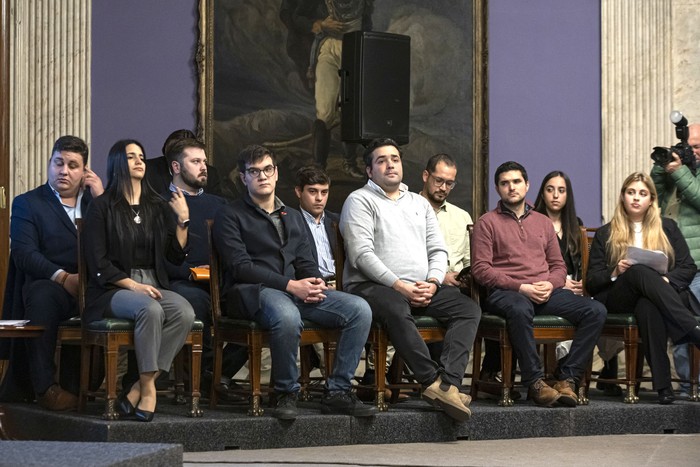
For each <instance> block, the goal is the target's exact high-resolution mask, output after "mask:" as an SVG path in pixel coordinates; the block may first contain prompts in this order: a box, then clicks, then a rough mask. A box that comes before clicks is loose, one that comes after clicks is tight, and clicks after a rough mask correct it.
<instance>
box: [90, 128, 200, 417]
mask: <svg viewBox="0 0 700 467" xmlns="http://www.w3.org/2000/svg"><path fill="white" fill-rule="evenodd" d="M145 174H146V164H145V154H144V150H143V146H142V145H141V143H139V142H138V141H135V140H121V141H118V142H117V143H115V144H114V146H112V149H110V151H109V156H108V159H107V177H108V183H107V188H106V189H105V192H104V194H103V195H102V196H100V197H99V198H97V199H95V201H93V204H92V206H91V207H90V210H89V212H88V215H87V217H86V220H85V228H84V237H85V250H84V251H85V257H86V261H87V268H88V291H87V297H86V309H85V313H84V318H85V320H86V321H87V322H90V321H95V320H99V319H102V318H103V317H116V318H126V319H130V320H134V322H135V327H134V346H135V353H136V360H137V363H138V370H139V380H138V381H137V382H136V383H134V384H133V386H131V388H130V390H129V391H128V392H126V393H125V394H122V395H121V396H120V398H119V400H118V406H119V407H118V408H119V409H120V411H121V412H122V414H123V415H125V416H129V417H135V418H136V419H137V420H141V421H151V420H152V419H153V413H154V411H155V407H156V386H155V380H156V378H157V377H158V375H159V374H160V372H161V371H169V370H170V366H171V364H172V361H173V359H174V358H175V355H176V354H177V353H178V352H179V351H180V349H181V348H182V346H183V344H184V342H185V339H186V337H187V334H188V333H189V331H190V329H191V328H192V323H193V322H194V310H193V309H192V306H191V305H190V304H189V302H187V300H185V299H184V298H182V297H181V296H180V295H178V294H176V293H174V292H172V291H170V290H167V289H168V275H167V273H166V270H165V259H166V258H167V259H168V260H170V261H171V262H173V263H175V264H179V263H182V261H183V259H184V257H185V251H184V249H183V248H184V247H185V246H186V243H187V227H188V225H189V210H188V207H187V202H186V201H185V199H184V196H183V194H182V192H181V191H180V190H178V191H177V193H174V194H173V196H172V199H171V200H170V202H169V203H168V202H166V201H165V200H164V199H162V198H161V197H160V196H159V195H158V194H156V193H155V191H153V189H152V188H151V187H150V185H148V183H146V182H145ZM168 204H170V206H168Z"/></svg>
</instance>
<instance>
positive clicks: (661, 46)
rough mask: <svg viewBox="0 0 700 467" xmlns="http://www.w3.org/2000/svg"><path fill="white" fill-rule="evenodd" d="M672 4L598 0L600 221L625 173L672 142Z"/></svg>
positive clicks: (666, 0) (643, 166) (646, 165)
mask: <svg viewBox="0 0 700 467" xmlns="http://www.w3.org/2000/svg"><path fill="white" fill-rule="evenodd" d="M686 1H688V0H686ZM671 3H672V0H601V70H602V93H601V112H602V116H601V117H602V146H603V147H602V178H603V179H602V187H603V193H602V199H603V206H602V213H603V217H604V222H607V221H609V220H610V218H611V217H612V213H613V210H614V208H615V205H616V203H617V200H618V194H619V190H620V188H621V185H622V182H623V180H624V179H625V178H626V177H627V175H629V174H630V173H632V172H635V171H641V172H646V173H648V172H649V171H650V169H651V165H652V162H651V159H650V157H649V156H650V154H651V152H652V148H653V147H654V146H669V145H671V144H675V141H674V139H673V138H674V131H673V125H672V124H671V122H670V121H669V118H668V115H669V113H670V111H671V110H672V107H673V106H672V103H673V99H672V98H673V92H672V89H673V87H672V76H673V70H672V63H673V61H672V34H671V32H672V31H671V25H672V8H671V7H672V5H671ZM694 45H695V46H697V42H695V44H694ZM696 102H697V101H696Z"/></svg>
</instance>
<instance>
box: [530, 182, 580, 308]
mask: <svg viewBox="0 0 700 467" xmlns="http://www.w3.org/2000/svg"><path fill="white" fill-rule="evenodd" d="M535 211H537V212H539V213H542V214H544V215H545V216H547V217H549V218H550V219H551V220H552V226H553V227H554V233H556V234H557V238H558V239H559V248H560V249H561V254H562V256H563V257H564V262H565V263H566V274H567V276H566V285H565V286H564V288H565V289H569V290H571V291H572V292H573V293H575V294H576V295H583V286H582V284H581V252H580V251H579V238H580V233H579V227H580V226H581V224H582V222H581V219H579V218H578V217H577V216H576V203H575V202H574V190H573V189H572V188H571V180H570V179H569V176H568V175H566V174H565V173H564V172H561V171H559V170H555V171H553V172H550V173H548V174H547V175H545V177H544V179H543V180H542V185H541V186H540V191H539V192H538V193H537V198H536V199H535Z"/></svg>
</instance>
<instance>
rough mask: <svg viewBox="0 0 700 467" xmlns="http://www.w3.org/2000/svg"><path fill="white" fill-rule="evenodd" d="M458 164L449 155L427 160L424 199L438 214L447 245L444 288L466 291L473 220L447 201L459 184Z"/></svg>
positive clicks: (438, 155) (437, 155) (424, 173)
mask: <svg viewBox="0 0 700 467" xmlns="http://www.w3.org/2000/svg"><path fill="white" fill-rule="evenodd" d="M456 178H457V164H456V163H455V161H454V159H453V158H452V157H450V156H449V155H447V154H435V155H434V156H433V157H431V158H430V159H428V163H427V165H426V166H425V170H424V171H423V190H422V191H421V192H420V194H421V196H423V197H424V198H425V199H427V200H428V202H429V203H430V205H431V206H432V207H433V210H434V211H435V215H436V216H437V220H438V224H439V225H440V232H442V236H443V238H444V239H445V243H446V244H447V273H446V274H445V279H444V280H443V281H442V283H443V284H444V285H452V286H455V287H464V286H465V284H464V283H463V281H462V280H461V279H460V273H461V272H462V271H463V270H464V269H465V268H467V267H468V266H469V235H467V226H468V225H469V224H471V223H472V217H471V216H470V215H469V213H468V212H467V211H465V210H464V209H462V208H459V207H457V206H455V205H454V204H452V203H449V202H448V201H447V197H448V196H449V195H450V193H451V192H452V189H453V188H454V186H455V185H456V184H457V180H456Z"/></svg>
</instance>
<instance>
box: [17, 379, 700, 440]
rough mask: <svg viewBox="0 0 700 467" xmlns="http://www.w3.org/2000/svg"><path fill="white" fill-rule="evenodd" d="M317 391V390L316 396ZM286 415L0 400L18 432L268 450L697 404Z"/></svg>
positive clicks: (560, 427) (471, 435) (228, 408)
mask: <svg viewBox="0 0 700 467" xmlns="http://www.w3.org/2000/svg"><path fill="white" fill-rule="evenodd" d="M317 397H318V396H317ZM299 407H300V416H299V417H298V418H297V419H296V420H294V421H282V420H277V419H275V418H273V417H272V416H271V415H270V413H271V410H268V411H267V412H266V414H265V415H263V416H262V417H249V416H247V415H246V407H245V406H243V405H238V406H236V405H220V406H219V407H218V408H217V409H216V410H211V409H209V408H208V406H207V405H206V404H203V409H204V416H203V417H202V418H188V417H187V416H186V406H177V405H171V404H170V403H169V401H168V400H161V401H159V405H158V408H157V412H156V416H155V419H154V421H153V422H151V423H142V422H136V421H106V420H102V419H101V418H100V414H101V412H102V404H101V403H98V402H95V403H91V404H89V406H88V410H87V412H86V413H85V414H77V413H75V412H72V413H52V412H47V411H46V410H43V409H41V408H40V407H38V406H36V405H33V404H4V407H3V409H4V411H5V417H4V422H3V425H4V427H5V429H6V430H7V431H8V434H9V435H10V436H12V437H13V438H15V439H18V440H44V441H82V442H114V443H124V442H127V443H168V444H181V445H182V446H183V450H184V451H185V452H195V451H221V450H235V449H269V448H289V447H308V446H333V445H352V444H392V443H429V442H444V441H455V440H497V439H516V438H533V437H559V436H591V435H608V434H675V433H700V403H697V402H688V401H676V403H674V404H672V405H666V406H662V405H659V404H657V403H656V393H655V392H650V391H648V392H647V391H643V392H642V393H641V394H640V402H639V403H638V404H635V405H629V404H624V403H623V402H622V401H621V399H618V398H610V397H605V396H603V394H602V392H600V391H597V390H591V403H590V405H588V406H579V407H576V408H564V407H558V408H549V409H548V408H541V407H537V406H535V405H534V404H533V403H532V402H530V401H525V400H521V401H516V403H515V406H514V407H508V408H502V407H498V406H497V405H496V401H495V400H490V399H484V400H477V401H475V402H473V404H472V411H473V415H472V418H471V419H470V420H469V421H468V422H465V423H456V422H454V421H453V420H452V419H450V418H449V417H447V415H445V414H444V413H442V412H440V411H436V410H434V409H433V408H432V407H431V406H430V405H428V404H427V403H425V402H423V401H421V400H419V399H410V400H408V401H405V402H400V403H398V404H395V405H392V406H391V408H390V410H389V411H388V412H384V413H380V414H379V415H377V416H376V417H373V418H369V419H355V418H353V417H349V416H341V415H323V414H321V410H320V403H319V402H318V400H316V401H311V402H300V403H299Z"/></svg>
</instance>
